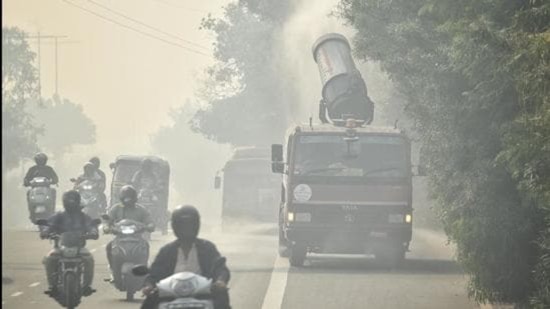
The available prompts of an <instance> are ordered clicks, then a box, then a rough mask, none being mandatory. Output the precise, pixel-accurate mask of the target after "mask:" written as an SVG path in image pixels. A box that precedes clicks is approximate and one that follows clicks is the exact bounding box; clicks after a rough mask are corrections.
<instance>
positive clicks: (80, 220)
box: [40, 190, 99, 296]
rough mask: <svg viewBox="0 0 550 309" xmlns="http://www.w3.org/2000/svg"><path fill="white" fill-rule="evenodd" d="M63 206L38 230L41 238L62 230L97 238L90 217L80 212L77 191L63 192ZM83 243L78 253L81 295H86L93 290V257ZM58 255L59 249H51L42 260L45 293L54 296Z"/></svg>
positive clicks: (97, 234)
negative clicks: (82, 275) (80, 272)
mask: <svg viewBox="0 0 550 309" xmlns="http://www.w3.org/2000/svg"><path fill="white" fill-rule="evenodd" d="M63 207H64V208H65V211H61V212H58V213H56V214H54V215H53V216H51V217H50V218H49V219H48V223H49V224H48V226H46V227H45V228H44V229H43V230H42V231H41V232H40V237H41V238H42V239H44V238H48V236H49V235H51V234H61V233H64V232H81V233H83V234H84V235H85V237H86V239H98V238H99V233H98V230H97V226H96V225H94V224H93V223H92V218H90V216H88V215H86V214H85V213H83V212H82V208H81V206H80V194H79V193H78V192H77V191H74V190H70V191H67V192H65V194H63ZM85 244H86V243H85V242H84V243H83V244H82V245H83V246H82V248H81V249H80V255H81V257H82V260H83V262H84V278H83V289H82V295H84V296H88V295H91V294H92V293H93V292H95V290H94V289H92V287H91V285H92V281H93V276H94V258H93V256H92V254H91V253H90V252H89V251H88V250H87V249H86V248H84V245H85ZM60 257H61V255H60V252H59V250H58V249H53V250H52V251H50V253H49V254H48V255H47V256H46V257H44V260H43V264H44V266H45V268H46V276H47V278H48V285H49V289H48V290H47V291H46V292H45V293H46V294H48V295H50V296H55V295H56V294H57V292H58V291H57V286H56V283H57V274H58V269H57V267H58V262H59V258H60Z"/></svg>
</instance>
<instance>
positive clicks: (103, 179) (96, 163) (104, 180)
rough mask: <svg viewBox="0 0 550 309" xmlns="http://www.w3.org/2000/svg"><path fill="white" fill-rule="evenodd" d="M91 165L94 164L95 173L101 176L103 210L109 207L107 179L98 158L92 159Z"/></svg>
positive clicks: (100, 188)
mask: <svg viewBox="0 0 550 309" xmlns="http://www.w3.org/2000/svg"><path fill="white" fill-rule="evenodd" d="M90 163H92V164H93V165H94V167H95V172H96V173H97V175H99V178H100V179H101V181H100V182H99V190H100V192H101V194H100V196H101V205H103V208H106V207H107V196H106V195H105V188H106V187H107V177H106V176H105V173H104V172H103V171H102V170H101V169H100V168H99V166H100V161H99V158H98V157H92V158H91V159H90Z"/></svg>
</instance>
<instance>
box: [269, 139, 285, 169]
mask: <svg viewBox="0 0 550 309" xmlns="http://www.w3.org/2000/svg"><path fill="white" fill-rule="evenodd" d="M271 171H272V172H273V173H278V174H282V173H284V171H285V163H284V162H283V145H281V144H273V145H271Z"/></svg>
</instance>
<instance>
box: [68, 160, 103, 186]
mask: <svg viewBox="0 0 550 309" xmlns="http://www.w3.org/2000/svg"><path fill="white" fill-rule="evenodd" d="M82 169H83V171H84V173H83V174H82V175H80V176H78V178H77V179H76V181H75V185H76V186H78V185H79V184H81V183H82V182H84V181H86V180H89V181H92V182H94V183H97V185H98V186H97V187H98V188H99V190H102V191H103V190H105V186H102V184H103V182H102V180H101V176H100V175H99V173H97V170H96V167H95V165H94V164H93V163H91V162H86V163H84V167H83V168H82Z"/></svg>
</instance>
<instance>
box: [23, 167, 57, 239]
mask: <svg viewBox="0 0 550 309" xmlns="http://www.w3.org/2000/svg"><path fill="white" fill-rule="evenodd" d="M50 185H51V181H50V180H49V179H48V178H46V177H35V178H33V179H32V180H31V181H30V187H31V188H30V189H29V191H28V193H27V203H28V206H29V212H30V220H31V222H32V223H33V224H35V223H36V220H38V219H47V218H49V217H50V216H51V215H53V213H54V211H55V195H54V193H55V190H54V189H52V188H50ZM39 228H40V229H41V227H40V226H39Z"/></svg>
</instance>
